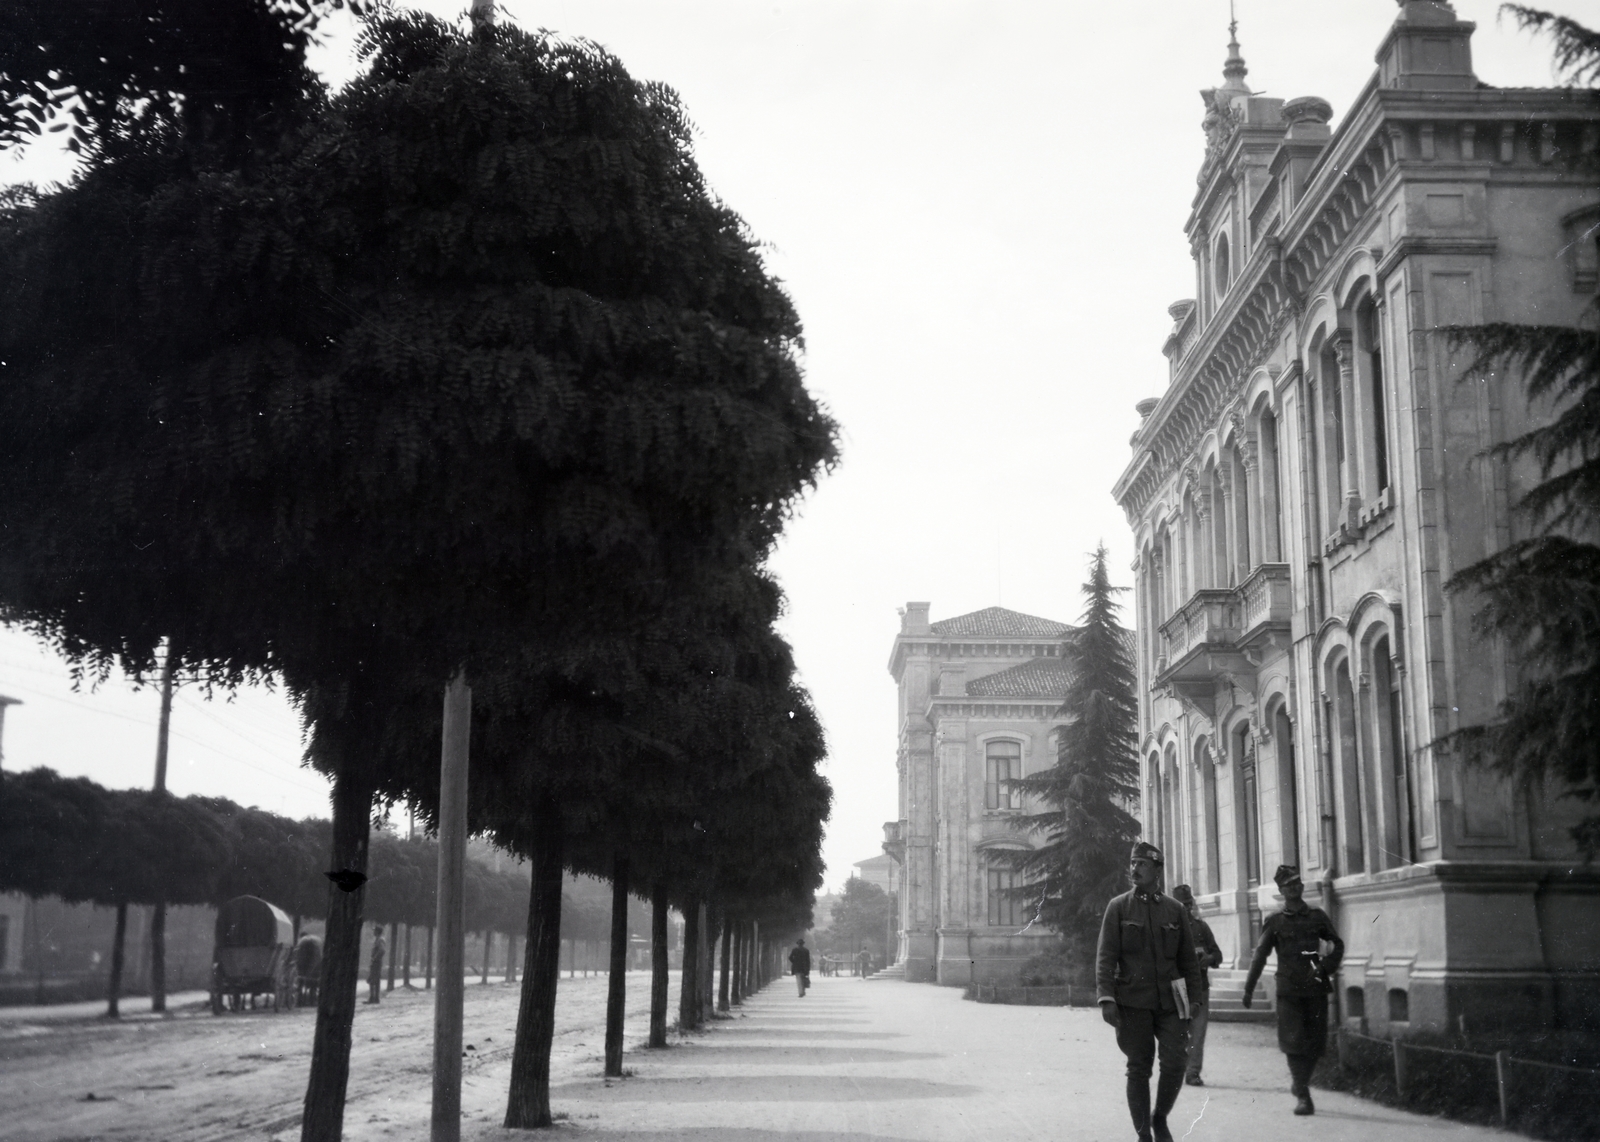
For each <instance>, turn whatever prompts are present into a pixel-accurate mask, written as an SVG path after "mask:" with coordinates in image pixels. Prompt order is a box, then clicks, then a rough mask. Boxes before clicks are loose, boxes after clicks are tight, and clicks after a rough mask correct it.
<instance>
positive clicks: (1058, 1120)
mask: <svg viewBox="0 0 1600 1142" xmlns="http://www.w3.org/2000/svg"><path fill="white" fill-rule="evenodd" d="M813 981H814V982H813V986H812V990H811V993H810V994H809V995H808V996H806V997H805V998H804V999H800V998H798V997H797V996H796V995H795V992H794V987H793V985H792V983H791V981H790V980H789V979H782V980H779V981H777V982H775V983H774V984H772V985H770V986H769V987H768V988H766V989H765V990H764V991H762V992H761V993H759V994H758V995H755V996H753V997H751V998H750V999H749V1000H748V1001H747V1002H746V1003H745V1004H744V1006H743V1007H742V1008H736V1009H735V1011H736V1014H735V1015H734V1017H733V1018H731V1019H725V1020H719V1021H717V1022H716V1023H714V1024H713V1025H712V1026H711V1028H710V1029H709V1030H708V1031H706V1032H705V1033H704V1034H699V1035H692V1036H688V1037H687V1038H684V1039H681V1040H679V1039H675V1040H674V1043H675V1045H674V1046H672V1047H671V1048H669V1049H667V1050H664V1051H648V1050H643V1049H630V1050H629V1052H628V1055H627V1059H626V1062H625V1066H626V1067H627V1068H628V1070H629V1072H630V1077H628V1078H625V1079H620V1080H616V1079H613V1080H605V1079H602V1078H600V1077H599V1067H598V1065H594V1066H593V1067H592V1069H591V1068H589V1067H585V1068H584V1070H585V1071H587V1073H579V1074H572V1073H569V1074H567V1075H565V1076H560V1077H558V1078H557V1080H556V1082H555V1085H554V1087H553V1089H552V1107H553V1110H554V1112H555V1114H556V1117H557V1119H558V1123H557V1125H558V1130H557V1131H556V1132H555V1135H556V1136H557V1137H571V1138H574V1139H582V1140H583V1142H613V1140H614V1142H650V1140H661V1142H667V1140H671V1142H686V1140H691V1139H694V1140H704V1142H777V1140H779V1139H783V1140H787V1142H821V1140H823V1139H828V1140H834V1142H946V1140H950V1142H955V1140H962V1142H966V1140H969V1139H971V1140H977V1139H982V1140H985V1142H989V1140H1000V1142H1007V1140H1015V1142H1029V1140H1033V1139H1039V1140H1044V1139H1050V1140H1057V1139H1069V1140H1072V1142H1101V1140H1103V1142H1127V1140H1129V1139H1132V1138H1133V1130H1132V1127H1131V1126H1130V1124H1129V1121H1128V1116H1127V1110H1126V1105H1125V1103H1124V1101H1123V1059H1122V1056H1121V1055H1120V1054H1119V1053H1118V1051H1117V1048H1116V1044H1115V1042H1114V1040H1113V1036H1112V1031H1111V1028H1109V1027H1107V1026H1106V1025H1105V1024H1104V1023H1103V1022H1102V1021H1101V1019H1100V1016H1099V1013H1098V1011H1096V1010H1093V1009H1084V1008H1060V1007H1011V1006H1001V1005H997V1004H978V1003H972V1002H968V1001H964V1000H963V999H962V998H961V992H960V991H959V990H957V989H953V988H942V987H934V986H931V985H928V984H908V983H894V982H886V981H884V982H880V981H872V982H867V981H863V980H859V979H854V978H849V977H845V978H822V977H820V976H813ZM630 1046H631V1045H630ZM1206 1055H1207V1058H1206V1065H1207V1071H1206V1075H1205V1078H1206V1083H1207V1085H1206V1086H1205V1087H1203V1088H1201V1087H1185V1088H1184V1090H1183V1093H1182V1095H1181V1096H1180V1097H1179V1100H1178V1105H1177V1108H1176V1110H1175V1111H1174V1113H1173V1115H1172V1119H1171V1124H1172V1128H1173V1133H1174V1135H1175V1136H1176V1137H1178V1138H1180V1139H1186V1140H1188V1142H1207V1140H1211V1139H1217V1140H1222V1139H1227V1140H1229V1142H1234V1140H1240V1139H1246V1140H1255V1139H1280V1138H1292V1139H1296V1140H1300V1139H1305V1140H1308V1142H1309V1140H1313V1139H1314V1140H1317V1142H1379V1140H1381V1142H1439V1140H1442V1139H1450V1140H1452V1142H1454V1140H1457V1139H1460V1140H1462V1142H1479V1140H1483V1142H1488V1140H1489V1139H1492V1138H1503V1136H1502V1135H1501V1134H1500V1133H1499V1132H1498V1131H1494V1130H1490V1129H1487V1128H1484V1127H1478V1126H1469V1125H1463V1124H1461V1123H1456V1122H1451V1121H1448V1120H1445V1119H1439V1118H1430V1117H1428V1116H1425V1115H1417V1114H1411V1113H1407V1112H1405V1111H1401V1110H1395V1109H1392V1108H1389V1107H1385V1106H1381V1105H1378V1104H1375V1103H1370V1102H1365V1101H1362V1100H1360V1099H1357V1098H1355V1097H1353V1096H1350V1095H1345V1094H1339V1093H1335V1092H1330V1091H1321V1090H1319V1091H1316V1092H1315V1095H1316V1101H1317V1113H1316V1115H1315V1117H1312V1118H1295V1117H1294V1116H1293V1115H1292V1114H1291V1113H1290V1111H1291V1109H1292V1107H1293V1105H1294V1100H1293V1098H1292V1097H1291V1096H1290V1095H1289V1093H1288V1083H1289V1074H1288V1070H1287V1068H1286V1067H1285V1065H1284V1062H1283V1056H1282V1055H1281V1054H1279V1052H1278V1050H1277V1045H1276V1040H1275V1036H1274V1032H1273V1029H1272V1028H1271V1027H1263V1026H1260V1025H1258V1024H1214V1025H1213V1026H1212V1028H1211V1031H1210V1037H1209V1041H1208V1043H1207V1048H1206ZM596 1063H597V1060H596ZM508 1068H509V1064H506V1066H505V1067H504V1068H501V1069H497V1070H495V1071H494V1073H492V1074H491V1073H484V1074H482V1075H481V1080H480V1081H481V1082H482V1085H481V1087H479V1089H480V1090H482V1091H483V1094H484V1095H485V1096H487V1099H486V1101H489V1100H492V1101H496V1102H498V1103H499V1105H500V1107H501V1108H503V1105H504V1101H503V1100H504V1091H505V1079H506V1077H507V1074H508ZM473 1085H474V1086H477V1085H478V1084H473ZM491 1092H492V1093H491ZM470 1101H471V1100H470V1099H469V1102H470ZM484 1110H485V1112H486V1113H484V1114H483V1117H482V1118H480V1119H479V1120H478V1121H476V1122H472V1121H469V1122H464V1123H463V1127H464V1130H463V1137H464V1139H467V1140H468V1142H477V1140H486V1139H496V1140H500V1139H505V1140H509V1139H513V1138H516V1139H525V1138H526V1137H527V1135H526V1134H524V1133H522V1132H512V1131H507V1130H504V1129H502V1128H500V1127H498V1126H495V1125H491V1122H492V1121H494V1120H496V1119H497V1118H498V1115H497V1114H494V1112H493V1110H492V1109H491V1108H490V1107H489V1106H485V1108H484ZM484 1119H489V1120H490V1121H484Z"/></svg>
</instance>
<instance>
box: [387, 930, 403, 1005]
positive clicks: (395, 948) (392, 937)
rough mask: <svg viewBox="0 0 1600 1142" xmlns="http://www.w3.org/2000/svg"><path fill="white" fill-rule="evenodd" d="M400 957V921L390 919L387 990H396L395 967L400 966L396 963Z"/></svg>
mask: <svg viewBox="0 0 1600 1142" xmlns="http://www.w3.org/2000/svg"><path fill="white" fill-rule="evenodd" d="M399 958H400V921H398V920H391V921H389V986H388V987H387V988H385V989H384V990H386V991H393V990H394V976H395V969H396V967H398V966H399V965H398V964H397V963H396V961H397V960H399Z"/></svg>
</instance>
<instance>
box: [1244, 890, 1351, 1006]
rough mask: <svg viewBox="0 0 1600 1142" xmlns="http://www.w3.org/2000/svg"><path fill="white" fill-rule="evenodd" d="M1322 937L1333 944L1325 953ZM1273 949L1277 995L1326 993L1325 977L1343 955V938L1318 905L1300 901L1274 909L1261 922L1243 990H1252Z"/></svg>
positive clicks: (1327, 978) (1337, 965)
mask: <svg viewBox="0 0 1600 1142" xmlns="http://www.w3.org/2000/svg"><path fill="white" fill-rule="evenodd" d="M1323 940H1326V941H1327V942H1328V943H1330V944H1332V945H1333V951H1332V952H1331V953H1329V954H1328V955H1326V956H1324V955H1322V950H1321V946H1320V945H1321V941H1323ZM1274 950H1276V951H1277V953H1278V973H1277V978H1278V994H1279V995H1326V994H1328V991H1329V988H1330V984H1329V983H1328V982H1327V981H1330V980H1332V979H1333V977H1334V973H1335V972H1337V971H1338V970H1339V961H1340V960H1342V959H1343V958H1344V941H1343V940H1341V939H1340V938H1339V933H1338V932H1336V931H1334V928H1333V921H1332V920H1330V919H1328V914H1327V913H1326V912H1324V911H1323V910H1322V909H1320V908H1312V907H1310V906H1308V905H1306V904H1305V903H1304V902H1302V903H1301V905H1300V907H1299V908H1296V909H1293V910H1290V909H1289V908H1285V909H1283V911H1281V912H1274V913H1273V914H1272V915H1271V916H1268V917H1267V919H1266V922H1265V923H1264V924H1262V925H1261V942H1260V943H1258V944H1257V945H1256V954H1255V958H1254V959H1253V960H1251V961H1250V975H1249V976H1248V977H1247V978H1246V979H1245V981H1244V989H1245V991H1247V992H1250V991H1254V990H1255V986H1256V981H1257V980H1259V979H1260V978H1261V972H1262V969H1264V968H1265V967H1266V966H1267V957H1268V956H1269V955H1271V954H1272V952H1273V951H1274Z"/></svg>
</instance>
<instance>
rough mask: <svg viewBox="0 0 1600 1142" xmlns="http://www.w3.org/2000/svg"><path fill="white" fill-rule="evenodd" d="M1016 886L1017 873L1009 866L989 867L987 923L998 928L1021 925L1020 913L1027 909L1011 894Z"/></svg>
mask: <svg viewBox="0 0 1600 1142" xmlns="http://www.w3.org/2000/svg"><path fill="white" fill-rule="evenodd" d="M1016 886H1017V874H1016V873H1015V872H1013V871H1012V870H1011V869H1009V868H993V867H991V868H990V869H989V894H988V895H989V923H990V925H991V926H993V927H998V928H1015V927H1020V926H1021V925H1022V922H1023V921H1022V919H1021V917H1022V914H1023V913H1024V912H1025V911H1026V910H1027V909H1026V908H1025V906H1024V903H1023V901H1021V900H1018V899H1017V898H1016V897H1015V896H1013V895H1012V894H1011V890H1012V889H1014V888H1015V887H1016Z"/></svg>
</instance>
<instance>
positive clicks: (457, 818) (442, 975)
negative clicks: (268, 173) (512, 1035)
mask: <svg viewBox="0 0 1600 1142" xmlns="http://www.w3.org/2000/svg"><path fill="white" fill-rule="evenodd" d="M476 7H477V5H476V3H475V4H474V10H476ZM442 737H443V742H442V743H441V749H440V758H439V902H438V921H437V923H438V926H439V973H438V974H439V990H438V995H437V998H435V1000H434V1004H433V1128H432V1134H431V1135H430V1137H431V1139H432V1142H460V1139H461V1018H462V1015H461V1005H462V1000H463V998H464V991H465V983H466V981H465V979H464V978H463V972H464V971H465V970H466V963H465V960H466V945H465V938H466V932H465V926H466V892H465V889H466V865H467V761H468V751H469V747H470V745H471V741H472V688H471V687H469V686H468V685H467V680H466V676H465V675H464V674H457V675H456V676H455V678H453V679H451V681H450V685H449V686H448V687H446V688H445V692H444V733H443V735H442Z"/></svg>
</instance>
